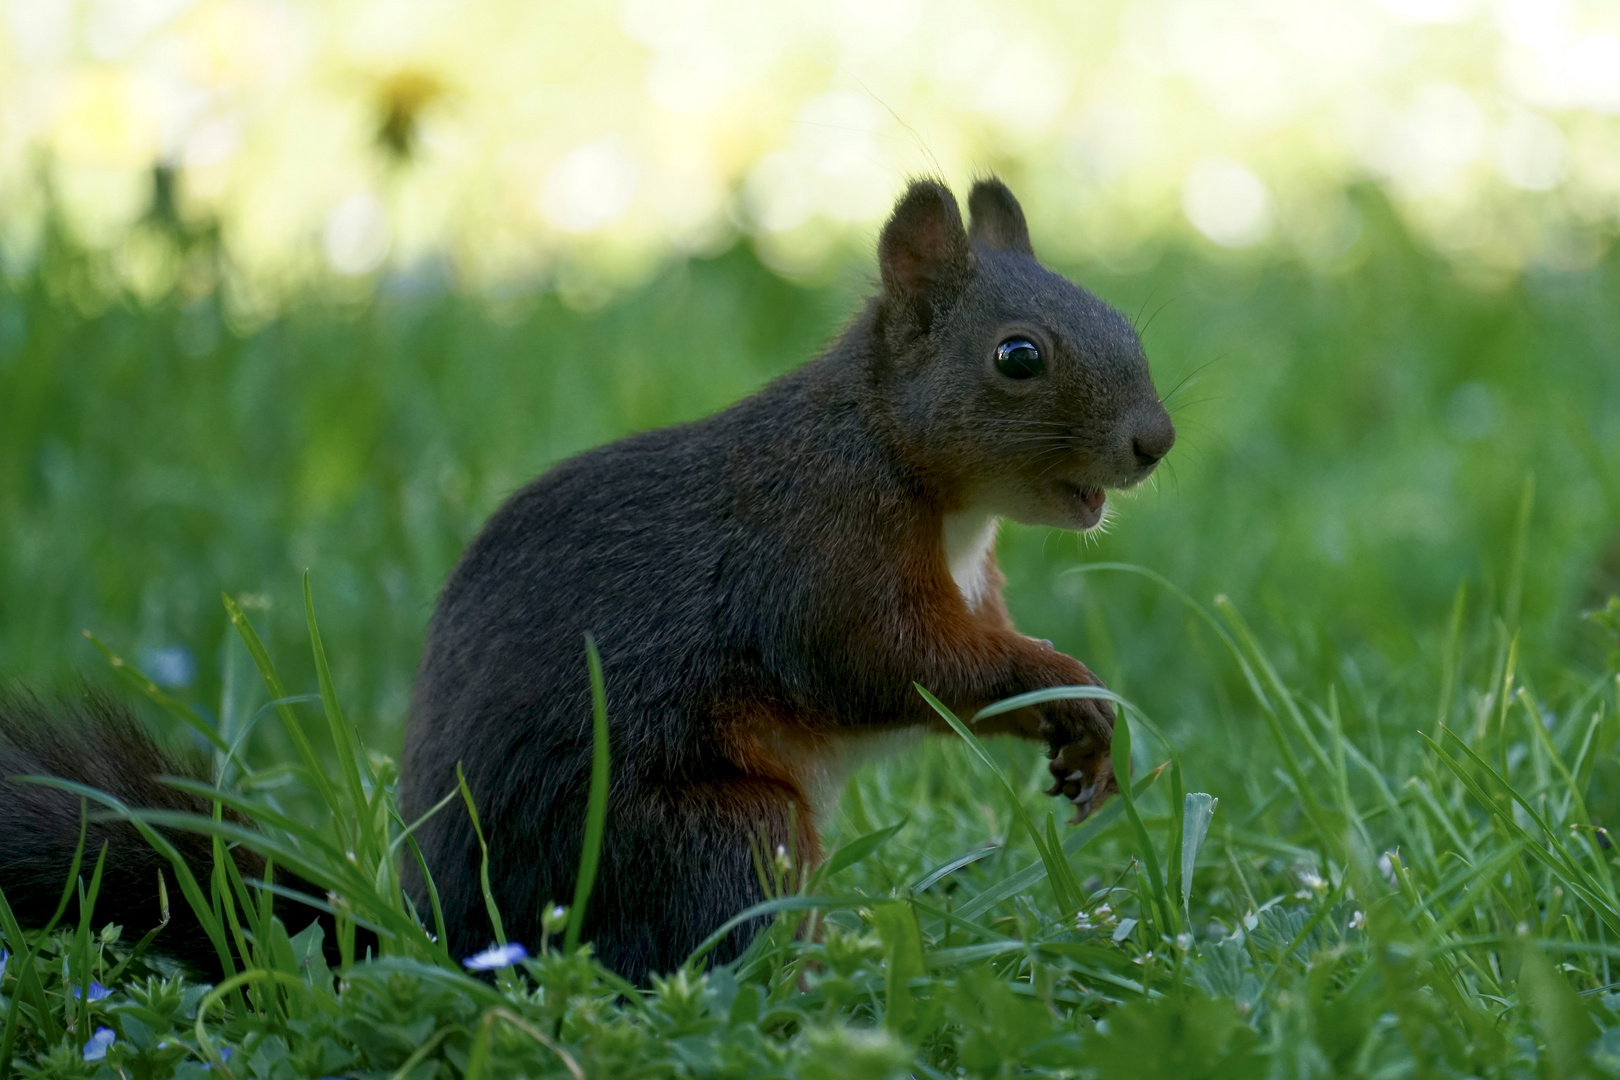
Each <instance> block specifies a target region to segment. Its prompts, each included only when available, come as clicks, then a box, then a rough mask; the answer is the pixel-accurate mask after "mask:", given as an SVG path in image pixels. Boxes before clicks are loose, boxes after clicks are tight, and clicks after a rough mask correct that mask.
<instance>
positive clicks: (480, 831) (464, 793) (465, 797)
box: [456, 761, 506, 945]
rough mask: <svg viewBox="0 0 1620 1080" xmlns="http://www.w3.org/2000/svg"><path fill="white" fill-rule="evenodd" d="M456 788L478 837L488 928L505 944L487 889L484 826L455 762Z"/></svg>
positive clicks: (498, 914) (492, 896) (503, 930)
mask: <svg viewBox="0 0 1620 1080" xmlns="http://www.w3.org/2000/svg"><path fill="white" fill-rule="evenodd" d="M456 787H457V788H458V789H459V790H460V791H461V801H462V803H463V804H464V805H465V806H466V807H467V816H468V817H469V818H471V819H472V827H473V835H474V836H476V837H478V887H479V889H480V891H482V892H483V894H484V910H485V911H486V912H487V913H488V914H489V925H490V928H491V929H493V930H494V931H495V943H496V944H497V945H505V944H506V927H505V926H504V925H503V924H502V923H501V909H500V907H499V906H498V905H497V904H496V903H495V893H494V892H493V891H491V889H490V887H489V845H488V844H486V843H485V842H484V826H483V825H482V824H480V823H479V821H478V807H477V805H476V804H475V803H474V802H473V796H472V791H471V789H469V788H468V787H467V777H466V774H464V773H463V772H462V771H461V762H459V761H458V762H456Z"/></svg>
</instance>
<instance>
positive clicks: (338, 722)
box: [304, 570, 381, 862]
mask: <svg viewBox="0 0 1620 1080" xmlns="http://www.w3.org/2000/svg"><path fill="white" fill-rule="evenodd" d="M304 617H305V619H306V620H307V621H308V623H309V646H310V651H311V652H313V653H314V656H315V673H316V675H317V677H318V678H319V681H320V685H321V707H322V710H323V711H324V712H325V713H326V724H327V728H328V729H329V731H330V732H331V736H332V747H333V749H334V750H335V751H336V752H337V758H338V767H339V769H340V770H341V771H342V773H343V779H344V781H345V783H347V784H348V787H349V799H350V800H351V801H352V802H353V804H354V816H355V817H356V818H357V819H358V824H359V829H358V830H357V831H358V833H359V837H358V844H357V846H358V847H359V852H358V854H359V856H360V858H361V859H362V861H367V862H369V861H372V860H374V859H376V858H378V857H380V854H381V853H380V849H379V845H378V843H377V836H376V833H375V831H374V829H373V826H372V817H371V815H370V814H369V813H367V811H368V810H369V809H370V806H371V804H370V802H369V801H368V800H367V799H366V789H365V785H364V784H363V783H362V782H361V780H360V764H359V758H360V747H359V745H358V741H357V740H356V738H355V734H354V732H353V731H351V730H349V727H348V725H347V724H345V723H344V721H343V707H342V706H341V705H339V704H338V698H337V688H336V687H335V686H334V685H333V683H332V669H331V667H330V665H328V664H327V662H326V649H325V648H324V647H323V646H322V645H321V628H320V626H319V624H318V623H317V622H316V621H315V596H314V593H313V592H312V591H311V590H310V584H309V571H307V570H306V571H304Z"/></svg>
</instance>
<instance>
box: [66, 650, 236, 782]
mask: <svg viewBox="0 0 1620 1080" xmlns="http://www.w3.org/2000/svg"><path fill="white" fill-rule="evenodd" d="M84 636H85V638H86V640H88V641H89V642H90V644H92V645H94V646H95V647H96V649H97V651H99V652H100V653H101V655H102V656H104V657H106V658H107V663H108V664H109V665H111V667H112V669H113V671H114V673H116V674H117V675H118V677H119V679H120V680H122V681H123V682H124V683H126V684H127V685H129V686H130V687H132V688H134V689H135V691H136V692H138V693H139V694H141V695H142V696H143V697H145V698H147V699H148V700H149V701H151V702H152V703H153V704H155V705H157V706H158V707H159V708H161V709H162V710H163V711H164V712H166V713H168V714H169V715H170V716H173V717H174V718H176V719H177V720H179V721H180V722H181V723H183V724H185V725H186V726H187V727H189V728H190V729H191V730H192V731H195V732H196V733H197V734H199V735H201V736H202V737H203V738H205V739H207V740H208V742H209V743H210V744H211V745H212V746H213V747H214V749H215V750H218V751H219V752H220V753H222V754H224V753H228V752H229V751H230V747H229V746H227V745H226V743H225V739H224V737H223V736H222V735H220V733H219V732H218V731H216V730H214V725H212V724H210V723H209V722H208V721H206V720H204V719H203V718H202V717H201V716H199V715H197V711H196V710H195V709H193V708H191V707H190V706H189V705H185V704H183V703H181V702H179V701H176V700H175V699H174V698H172V697H170V696H169V695H168V694H165V693H164V692H163V690H162V689H161V688H159V686H158V684H157V683H155V682H153V681H152V680H151V679H150V678H149V677H148V676H147V674H146V672H144V671H142V670H141V669H140V668H138V667H136V666H135V665H134V664H131V663H130V662H129V661H128V660H125V659H124V658H123V657H122V656H119V655H118V654H117V653H115V652H113V651H112V650H111V649H110V648H108V647H107V646H106V645H105V644H104V643H103V642H102V640H101V639H100V638H98V637H96V635H94V634H92V633H91V632H90V631H88V630H86V631H84Z"/></svg>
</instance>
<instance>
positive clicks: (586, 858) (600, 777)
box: [563, 634, 609, 952]
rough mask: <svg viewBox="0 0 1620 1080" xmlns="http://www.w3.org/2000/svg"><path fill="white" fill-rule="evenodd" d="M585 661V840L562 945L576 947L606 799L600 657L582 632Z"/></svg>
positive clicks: (605, 734)
mask: <svg viewBox="0 0 1620 1080" xmlns="http://www.w3.org/2000/svg"><path fill="white" fill-rule="evenodd" d="M585 660H586V664H587V665H588V666H589V668H590V675H591V742H592V745H591V793H590V801H589V802H588V803H587V804H586V807H585V842H584V846H583V849H582V850H581V851H580V855H579V877H578V878H577V879H576V880H575V882H574V902H573V904H572V905H571V906H570V907H569V909H568V929H567V931H566V932H565V933H564V935H563V948H564V949H565V950H567V951H568V952H573V951H574V950H575V949H577V948H579V935H580V931H581V929H582V928H583V927H584V925H585V905H586V904H587V903H588V902H589V901H590V898H591V889H592V888H593V887H594V886H595V885H596V868H597V864H598V863H599V862H600V861H601V858H602V832H603V830H604V828H606V825H607V800H608V754H609V750H608V722H607V688H606V685H605V684H604V682H603V679H602V657H601V656H600V655H599V654H598V653H597V651H596V639H595V638H593V637H591V635H589V634H586V635H585Z"/></svg>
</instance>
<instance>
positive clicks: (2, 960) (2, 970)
mask: <svg viewBox="0 0 1620 1080" xmlns="http://www.w3.org/2000/svg"><path fill="white" fill-rule="evenodd" d="M10 959H11V953H10V952H8V951H7V950H5V949H0V979H3V978H5V977H6V961H8V960H10Z"/></svg>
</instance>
